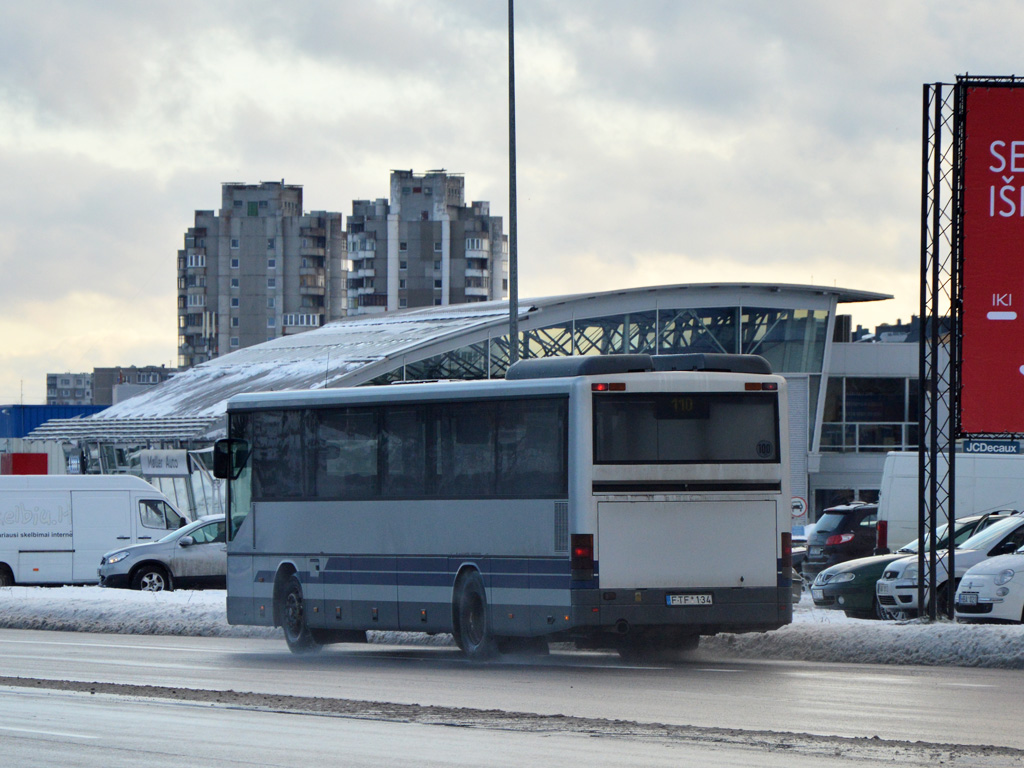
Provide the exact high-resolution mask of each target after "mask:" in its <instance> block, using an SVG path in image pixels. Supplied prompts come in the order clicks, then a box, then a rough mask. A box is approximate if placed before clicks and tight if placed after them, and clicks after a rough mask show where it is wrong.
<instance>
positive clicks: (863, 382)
mask: <svg viewBox="0 0 1024 768" xmlns="http://www.w3.org/2000/svg"><path fill="white" fill-rule="evenodd" d="M917 399H918V381H917V379H910V378H901V377H897V378H889V377H872V376H847V377H841V376H840V377H832V378H830V379H829V380H828V387H827V388H826V391H825V413H824V417H823V418H822V424H821V450H822V451H824V452H840V453H878V452H884V451H913V450H916V449H917V444H918V441H917V429H918V427H917Z"/></svg>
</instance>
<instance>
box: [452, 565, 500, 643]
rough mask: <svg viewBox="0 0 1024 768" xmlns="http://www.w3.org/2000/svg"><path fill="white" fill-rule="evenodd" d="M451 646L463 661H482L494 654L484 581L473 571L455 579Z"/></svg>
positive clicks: (495, 639)
mask: <svg viewBox="0 0 1024 768" xmlns="http://www.w3.org/2000/svg"><path fill="white" fill-rule="evenodd" d="M454 634H455V643H456V644H457V645H458V646H459V648H460V649H461V650H462V652H463V653H464V654H465V655H466V657H467V658H469V659H472V660H473V661H485V660H487V659H491V658H494V657H495V656H497V655H498V642H497V638H495V637H494V634H493V632H491V621H490V613H489V611H488V609H487V594H486V593H485V592H484V582H483V579H481V578H480V574H479V573H478V572H477V571H471V572H469V573H467V574H466V575H464V576H463V577H462V578H460V579H459V581H458V584H457V585H456V589H455V633H454Z"/></svg>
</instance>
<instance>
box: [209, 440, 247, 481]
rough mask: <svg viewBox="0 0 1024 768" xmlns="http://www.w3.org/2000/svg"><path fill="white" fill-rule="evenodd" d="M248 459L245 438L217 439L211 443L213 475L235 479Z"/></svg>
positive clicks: (224, 478)
mask: <svg viewBox="0 0 1024 768" xmlns="http://www.w3.org/2000/svg"><path fill="white" fill-rule="evenodd" d="M248 461H249V443H247V442H246V441H245V440H236V439H227V440H218V441H217V442H215V443H214V444H213V476H214V477H216V478H219V479H220V480H237V479H238V476H239V475H240V474H242V470H243V469H244V468H245V465H246V462H248Z"/></svg>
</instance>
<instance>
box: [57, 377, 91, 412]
mask: <svg viewBox="0 0 1024 768" xmlns="http://www.w3.org/2000/svg"><path fill="white" fill-rule="evenodd" d="M46 404H47V405H92V374H91V373H48V374H46Z"/></svg>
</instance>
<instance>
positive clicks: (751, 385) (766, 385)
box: [743, 381, 779, 392]
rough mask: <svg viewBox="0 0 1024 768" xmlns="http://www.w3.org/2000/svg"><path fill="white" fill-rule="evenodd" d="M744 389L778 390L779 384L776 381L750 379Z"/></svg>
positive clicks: (748, 390) (749, 390) (754, 390)
mask: <svg viewBox="0 0 1024 768" xmlns="http://www.w3.org/2000/svg"><path fill="white" fill-rule="evenodd" d="M743 389H745V390H746V391H747V392H778V391H779V385H778V384H776V383H775V382H774V381H748V382H747V383H746V384H744V385H743Z"/></svg>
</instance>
